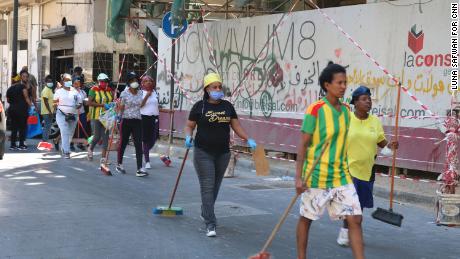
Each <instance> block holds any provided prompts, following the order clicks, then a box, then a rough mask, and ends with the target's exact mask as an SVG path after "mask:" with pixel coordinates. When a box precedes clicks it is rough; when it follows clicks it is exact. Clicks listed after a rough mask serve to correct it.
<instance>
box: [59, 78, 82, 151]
mask: <svg viewBox="0 0 460 259" xmlns="http://www.w3.org/2000/svg"><path fill="white" fill-rule="evenodd" d="M53 100H54V105H55V106H56V107H57V108H56V122H57V124H58V126H59V130H60V132H61V140H62V145H61V146H62V147H61V150H62V153H63V155H64V158H66V159H69V158H70V142H71V141H72V136H73V133H74V131H75V127H76V126H77V113H78V111H77V110H78V109H80V107H81V105H82V103H83V100H82V99H81V96H80V94H78V92H77V91H76V90H75V89H74V88H73V87H72V78H71V76H70V75H69V74H64V76H63V86H62V88H59V89H58V90H56V93H55V94H54V97H53Z"/></svg>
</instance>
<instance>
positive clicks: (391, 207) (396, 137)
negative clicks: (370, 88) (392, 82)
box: [390, 83, 401, 211]
mask: <svg viewBox="0 0 460 259" xmlns="http://www.w3.org/2000/svg"><path fill="white" fill-rule="evenodd" d="M400 103H401V83H399V84H398V97H397V99H396V122H395V128H394V139H395V140H396V141H398V137H399V130H398V129H399V109H400ZM395 171H396V149H395V148H393V161H392V163H391V190H390V211H391V210H393V191H394V185H395Z"/></svg>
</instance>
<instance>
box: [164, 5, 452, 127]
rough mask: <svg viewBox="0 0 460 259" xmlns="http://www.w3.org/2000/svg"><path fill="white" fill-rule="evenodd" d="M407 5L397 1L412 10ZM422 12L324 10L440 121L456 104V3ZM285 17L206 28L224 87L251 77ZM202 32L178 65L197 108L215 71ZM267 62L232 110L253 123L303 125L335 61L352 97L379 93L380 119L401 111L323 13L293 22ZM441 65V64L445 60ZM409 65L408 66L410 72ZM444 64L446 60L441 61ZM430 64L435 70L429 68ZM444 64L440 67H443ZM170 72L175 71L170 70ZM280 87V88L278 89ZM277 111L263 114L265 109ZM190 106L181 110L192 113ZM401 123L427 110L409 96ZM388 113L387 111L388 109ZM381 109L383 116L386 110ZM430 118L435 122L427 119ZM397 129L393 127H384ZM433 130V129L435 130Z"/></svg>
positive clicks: (182, 50) (188, 39) (192, 33)
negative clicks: (364, 91)
mask: <svg viewBox="0 0 460 259" xmlns="http://www.w3.org/2000/svg"><path fill="white" fill-rule="evenodd" d="M407 2H408V1H399V2H398V1H395V2H393V3H396V4H405V3H407ZM423 8H424V9H423V10H424V11H423V13H420V12H419V7H418V5H412V6H393V5H389V4H388V3H376V4H370V5H356V6H347V7H339V8H329V9H324V11H325V12H326V13H327V14H329V15H330V16H331V17H333V18H334V19H335V20H336V21H337V23H338V24H340V25H341V26H342V27H343V29H344V30H345V31H346V32H348V33H349V34H350V35H352V37H354V38H355V39H356V40H357V41H358V42H359V43H360V44H361V45H362V46H363V47H364V48H365V49H367V50H368V52H369V53H370V54H371V55H372V56H373V57H374V58H375V59H376V60H377V61H379V62H380V63H381V64H382V65H383V66H384V67H386V68H387V69H388V70H389V71H390V72H391V73H393V74H394V75H396V76H397V77H400V78H401V81H402V82H403V84H404V85H405V86H407V87H408V88H409V89H410V91H411V92H412V93H413V94H414V95H415V96H417V98H419V99H420V100H421V102H423V103H424V104H426V105H428V106H429V108H430V109H431V110H432V111H433V112H435V113H438V114H441V115H445V112H446V110H447V109H448V108H449V104H450V100H451V99H450V98H451V95H450V91H449V89H448V88H449V85H450V79H449V77H448V76H447V75H448V73H447V72H448V71H449V69H450V64H448V61H447V60H446V58H445V55H448V54H449V53H450V46H449V26H448V25H449V10H450V9H449V1H433V2H430V3H427V4H425V5H424V7H423ZM281 17H282V14H278V15H269V16H259V17H254V18H244V19H235V20H230V21H221V22H214V23H207V26H208V30H209V31H210V40H211V41H212V43H213V46H212V49H213V50H215V51H216V53H217V57H216V58H217V61H218V62H217V64H218V65H219V66H220V67H219V69H218V71H219V73H221V74H222V76H223V79H224V85H225V86H227V87H229V88H230V89H232V90H235V88H236V87H237V86H238V84H239V83H240V82H241V80H242V78H243V77H244V71H242V70H243V69H244V68H245V67H248V66H249V65H251V64H252V63H253V61H254V60H256V57H257V55H258V54H259V52H260V51H261V50H262V47H263V46H264V44H265V43H266V42H267V39H268V38H269V35H270V34H271V33H272V32H273V28H274V26H275V25H276V23H277V22H278V21H279V20H280V18H281ZM413 25H417V30H423V32H424V46H423V49H422V50H420V52H418V53H417V54H414V52H413V51H412V50H411V49H410V48H409V47H408V33H409V31H410V30H411V27H412V26H413ZM161 35H162V36H161V37H160V40H159V52H160V56H162V57H165V58H166V59H167V60H169V59H170V52H169V51H167V49H168V46H169V43H170V39H168V38H166V37H165V36H164V35H163V33H161ZM206 42H207V38H206V36H205V34H204V30H203V25H195V26H193V27H192V28H191V29H190V30H189V31H187V32H186V34H185V35H184V36H183V37H181V40H180V43H179V45H178V47H177V48H176V53H177V54H176V55H177V56H178V59H179V62H177V64H176V71H177V75H178V77H180V79H181V83H182V86H183V87H184V88H185V89H187V90H191V92H190V93H189V95H190V96H191V97H193V98H194V99H195V100H196V99H199V98H201V93H202V91H200V89H201V88H202V78H203V76H204V74H205V73H207V71H210V70H215V68H214V66H213V65H212V64H211V62H210V51H209V50H208V47H207V44H206ZM268 54H269V55H268V57H267V55H265V54H263V55H262V57H263V58H262V60H260V62H258V63H257V65H256V69H255V70H254V71H253V73H252V74H250V75H249V77H248V80H247V81H246V82H245V84H244V87H243V88H245V89H247V91H243V92H241V93H240V94H237V95H235V96H234V98H233V100H232V101H233V102H234V104H235V106H236V107H237V109H238V110H239V112H240V113H241V114H248V113H249V105H248V104H249V103H252V104H253V106H254V107H253V110H252V114H253V115H259V116H262V115H265V116H266V117H283V118H298V119H300V118H302V116H303V113H304V111H305V109H306V107H308V105H309V104H311V103H312V102H314V101H316V100H317V95H318V92H319V90H320V87H319V86H318V76H319V73H320V71H321V70H322V69H323V68H324V67H325V66H326V64H327V62H328V61H330V60H332V61H334V62H336V63H339V64H342V65H344V66H348V69H347V71H348V73H347V74H348V90H347V93H346V97H349V96H350V94H351V92H352V91H353V90H354V89H356V87H357V86H358V85H360V84H364V85H367V86H369V87H370V88H371V89H372V92H373V99H374V105H373V106H374V108H375V109H376V110H373V111H374V113H387V111H388V110H390V109H394V107H395V103H396V101H395V99H396V91H395V90H396V87H395V86H394V85H393V83H392V82H391V81H390V80H389V79H388V77H387V76H385V74H384V73H383V72H382V71H381V70H379V69H378V68H377V67H376V66H375V65H374V64H373V63H372V62H371V61H370V60H369V59H368V58H367V57H366V56H365V55H363V54H362V53H361V52H360V51H359V50H358V49H357V48H356V47H355V46H354V45H353V44H352V43H351V42H350V41H349V40H348V39H347V38H346V37H344V35H343V34H341V33H340V32H339V31H338V30H337V28H335V27H334V26H333V25H332V24H331V23H330V22H329V21H327V20H326V19H325V18H324V17H323V16H322V15H321V14H320V13H319V12H318V11H316V10H312V11H302V12H295V13H293V14H292V15H291V16H289V17H288V18H287V19H286V20H285V23H284V25H283V26H282V28H281V29H280V31H279V33H278V35H277V37H274V38H273V39H272V41H271V42H270V44H269V48H268ZM438 54H439V55H442V59H443V64H442V65H439V64H438V65H437V66H434V65H433V64H431V66H429V65H427V64H425V63H423V64H421V65H420V66H417V65H414V64H415V63H417V62H415V61H414V62H409V66H408V65H407V60H408V59H409V58H410V57H414V58H415V59H418V61H419V64H420V63H421V62H420V61H421V60H422V59H425V58H426V57H428V61H429V62H430V60H431V59H432V58H433V57H435V55H438ZM439 58H440V57H439ZM405 60H406V64H405ZM438 61H440V59H438ZM429 62H428V63H429ZM438 63H439V62H438ZM168 66H169V64H168ZM276 67H278V68H279V70H280V71H279V73H282V80H280V81H281V82H279V83H277V82H276V80H274V79H275V78H274V76H273V75H274V70H273V68H276ZM166 79H167V76H166V73H165V69H164V66H162V65H161V64H160V63H159V64H158V80H159V81H158V86H160V88H161V89H163V90H161V91H160V92H161V93H160V94H161V95H162V96H165V95H167V92H166V91H167V90H168V89H169V80H168V81H166ZM273 82H275V84H273ZM267 100H268V101H269V103H271V105H270V106H271V108H273V110H270V109H269V108H270V106H268V105H267V106H266V107H265V108H264V109H262V108H261V103H266V102H267ZM190 103H191V102H189V101H187V100H185V99H184V101H183V104H182V108H185V109H189V108H190ZM401 105H402V109H403V110H404V111H402V113H403V112H404V113H405V114H402V115H411V114H412V115H423V111H422V108H421V107H420V106H419V105H418V104H417V103H415V102H414V101H413V100H411V99H410V98H409V96H408V95H406V94H403V97H402V104H401ZM383 108H385V111H382V109H383ZM379 109H380V110H379ZM426 115H429V114H428V113H426ZM384 123H385V124H392V123H394V120H391V119H387V120H384ZM402 124H403V126H414V127H415V126H417V127H427V128H428V127H432V124H433V121H432V120H428V121H426V120H425V121H424V120H403V122H402ZM429 124H431V126H430V125H429Z"/></svg>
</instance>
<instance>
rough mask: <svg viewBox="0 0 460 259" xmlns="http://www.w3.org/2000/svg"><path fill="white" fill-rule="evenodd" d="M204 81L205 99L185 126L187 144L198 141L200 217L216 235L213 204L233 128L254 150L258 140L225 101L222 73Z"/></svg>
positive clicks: (191, 111) (209, 76) (220, 180)
mask: <svg viewBox="0 0 460 259" xmlns="http://www.w3.org/2000/svg"><path fill="white" fill-rule="evenodd" d="M203 81H204V84H203V86H204V95H203V100H201V101H198V102H197V103H195V105H193V108H192V109H191V110H190V115H189V118H188V121H187V125H186V127H185V134H186V139H185V146H186V147H187V148H191V147H193V144H195V150H194V152H193V153H194V157H193V165H194V166H195V170H196V172H197V175H198V180H199V182H200V190H201V203H202V205H201V217H202V219H203V220H204V223H205V224H206V235H207V236H208V237H214V236H216V234H217V233H216V215H215V213H214V205H215V202H216V199H217V195H218V193H219V188H220V185H221V183H222V179H223V177H224V173H225V170H226V168H227V165H228V162H229V160H230V145H229V143H230V127H231V128H232V129H233V131H235V133H236V134H237V135H238V136H239V137H240V138H242V139H243V140H245V141H246V142H247V144H248V146H249V147H250V148H251V149H255V148H256V142H255V141H254V140H253V139H251V138H249V137H248V135H247V134H246V132H245V131H244V130H243V128H242V127H241V125H240V123H239V121H238V116H237V114H236V111H235V108H234V107H233V105H232V104H231V103H230V102H228V101H226V100H222V98H223V97H224V92H223V90H222V80H221V77H220V76H219V74H216V73H210V74H208V75H206V76H205V77H204V80H203ZM196 127H197V132H196V136H195V141H193V140H192V136H193V131H194V130H195V128H196Z"/></svg>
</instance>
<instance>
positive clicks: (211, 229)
mask: <svg viewBox="0 0 460 259" xmlns="http://www.w3.org/2000/svg"><path fill="white" fill-rule="evenodd" d="M206 236H207V237H215V236H217V232H216V226H212V225H211V226H207V227H206Z"/></svg>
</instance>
